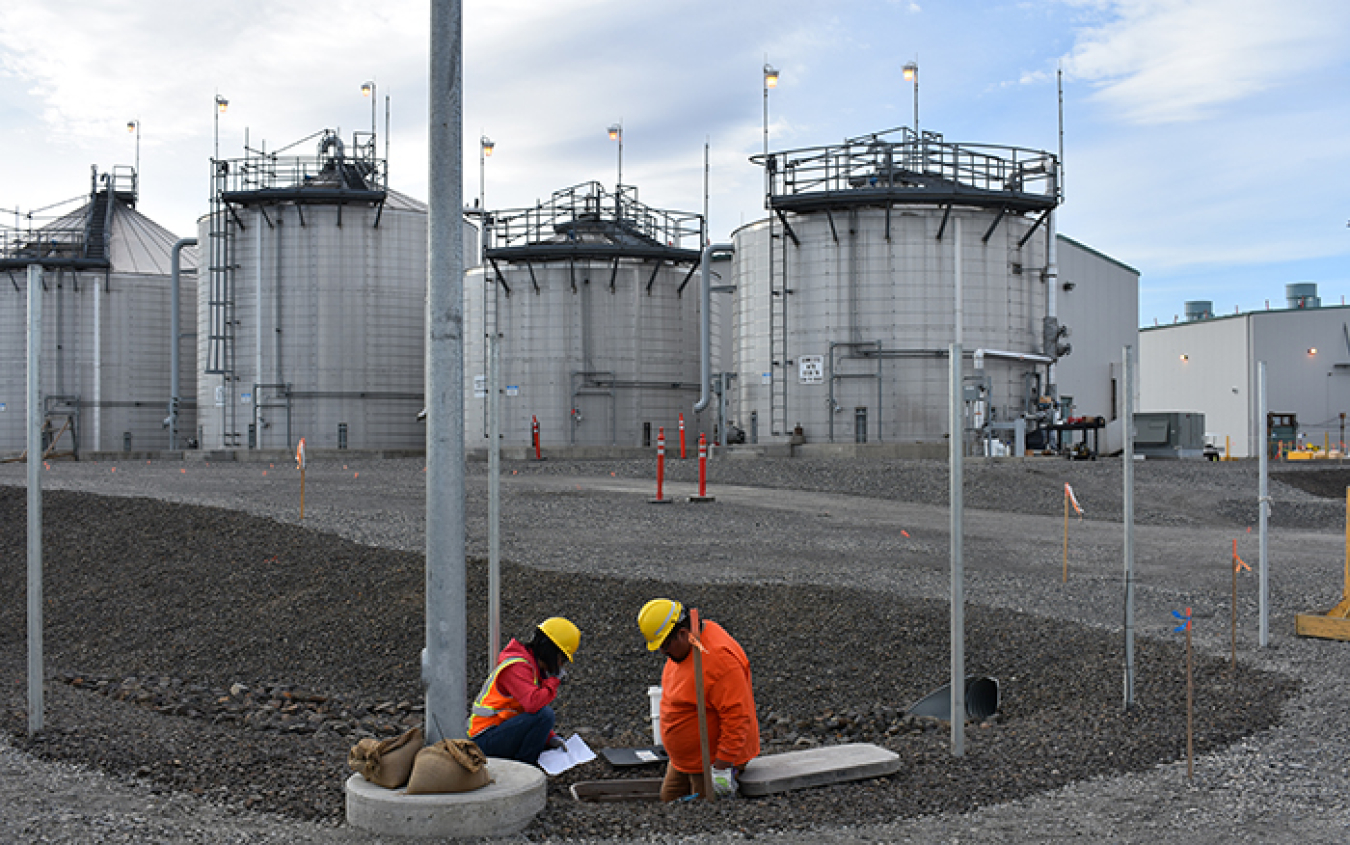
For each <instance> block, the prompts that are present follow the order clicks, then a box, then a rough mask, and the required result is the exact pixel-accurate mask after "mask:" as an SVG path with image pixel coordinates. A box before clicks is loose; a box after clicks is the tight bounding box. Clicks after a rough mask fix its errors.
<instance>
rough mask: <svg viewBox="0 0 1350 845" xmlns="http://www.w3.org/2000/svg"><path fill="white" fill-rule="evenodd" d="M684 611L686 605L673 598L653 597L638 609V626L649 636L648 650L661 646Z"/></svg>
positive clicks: (643, 633) (645, 635)
mask: <svg viewBox="0 0 1350 845" xmlns="http://www.w3.org/2000/svg"><path fill="white" fill-rule="evenodd" d="M683 612H684V605H682V604H680V603H679V602H677V601H673V600H671V599H652V600H651V601H649V602H647V603H646V604H644V605H643V606H642V610H640V611H638V627H639V628H641V629H642V636H644V637H646V638H647V651H656V650H657V649H658V648H660V647H661V643H663V642H665V641H666V637H668V636H669V635H670V630H671V629H672V628H674V627H675V624H676V623H677V622H679V621H680V614H681V613H683Z"/></svg>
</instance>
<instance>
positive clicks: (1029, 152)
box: [750, 131, 1058, 198]
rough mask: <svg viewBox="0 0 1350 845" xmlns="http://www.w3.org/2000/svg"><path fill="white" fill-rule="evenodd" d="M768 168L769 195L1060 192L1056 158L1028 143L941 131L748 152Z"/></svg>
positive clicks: (1040, 194)
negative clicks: (950, 137)
mask: <svg viewBox="0 0 1350 845" xmlns="http://www.w3.org/2000/svg"><path fill="white" fill-rule="evenodd" d="M750 160H751V161H752V162H754V163H755V164H759V165H760V166H763V167H765V168H767V169H768V171H769V185H770V187H769V192H770V194H771V195H772V196H797V195H802V194H815V193H830V192H845V191H853V190H857V189H860V188H884V189H901V190H912V191H914V192H915V194H916V198H917V195H918V194H920V193H921V192H923V191H924V190H948V191H950V190H961V189H974V190H977V191H982V192H992V193H1010V194H1019V195H1032V196H1037V197H1046V198H1055V197H1057V181H1058V160H1057V158H1056V156H1055V155H1054V154H1053V153H1049V152H1045V151H1043V150H1033V149H1029V148H1025V147H1014V146H1000V145H994V144H962V143H951V142H947V141H944V140H942V136H941V135H938V134H936V133H928V132H926V133H923V135H922V137H916V136H915V135H914V133H913V132H909V131H906V133H905V134H904V136H903V138H902V139H901V140H900V141H897V142H891V141H883V140H881V138H880V134H878V135H875V136H864V137H862V138H854V139H849V140H847V141H845V142H844V143H842V144H833V145H827V146H820V147H803V148H799V149H791V150H783V151H778V152H771V153H769V154H768V155H764V154H759V155H754V156H751V157H750Z"/></svg>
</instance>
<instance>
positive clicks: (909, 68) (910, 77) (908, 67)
mask: <svg viewBox="0 0 1350 845" xmlns="http://www.w3.org/2000/svg"><path fill="white" fill-rule="evenodd" d="M904 73H905V81H906V82H913V81H914V77H916V76H918V75H919V65H918V64H917V63H915V62H908V63H906V64H905V67H904Z"/></svg>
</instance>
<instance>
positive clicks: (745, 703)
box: [638, 599, 759, 801]
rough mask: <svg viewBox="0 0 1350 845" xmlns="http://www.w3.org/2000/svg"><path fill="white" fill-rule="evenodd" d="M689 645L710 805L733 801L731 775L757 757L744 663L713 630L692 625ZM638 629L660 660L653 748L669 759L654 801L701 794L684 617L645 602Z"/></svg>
mask: <svg viewBox="0 0 1350 845" xmlns="http://www.w3.org/2000/svg"><path fill="white" fill-rule="evenodd" d="M700 626H701V627H702V631H700V632H698V634H697V639H698V641H699V643H701V644H702V646H703V651H702V663H703V700H704V710H705V711H706V716H707V723H708V753H709V754H710V755H711V756H712V780H713V782H712V785H711V788H712V789H713V791H714V792H715V793H716V795H717V797H718V798H731V797H734V796H735V795H736V790H737V782H736V775H737V773H739V772H741V771H743V770H744V769H745V764H746V763H748V762H750V761H751V760H752V759H754V758H755V757H756V756H758V755H759V718H758V717H757V716H756V715H755V693H754V689H753V686H752V684H751V679H750V660H749V658H747V657H746V656H745V650H744V649H742V648H741V645H740V643H738V642H736V641H735V640H734V639H732V637H731V635H730V634H728V633H727V632H726V629H725V628H723V627H722V626H721V625H718V624H717V623H716V622H710V621H707V620H700ZM638 627H639V628H640V629H642V635H643V636H644V637H645V638H646V639H647V650H648V651H657V650H658V649H659V650H660V651H661V653H662V654H664V655H665V656H666V658H667V659H666V665H665V668H664V669H662V671H661V744H662V745H663V746H664V747H665V749H666V754H668V755H669V756H670V765H669V766H667V767H666V776H665V781H664V782H663V783H662V784H661V800H662V801H674V800H675V799H677V798H680V797H683V796H685V795H689V794H692V793H697V794H700V795H703V794H707V793H706V790H707V789H708V788H709V787H708V785H706V784H704V783H703V752H702V747H701V745H700V742H699V735H698V693H697V679H696V677H695V675H694V660H693V658H692V657H691V656H690V655H691V654H692V653H693V650H694V648H695V647H696V646H695V643H694V639H695V634H694V632H693V631H692V629H691V626H690V620H689V614H688V612H686V611H685V609H684V605H682V604H680V603H679V602H677V601H673V600H671V599H652V600H651V601H649V602H647V603H646V604H645V605H643V607H642V610H641V612H639V613H638Z"/></svg>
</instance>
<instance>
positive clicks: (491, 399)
mask: <svg viewBox="0 0 1350 845" xmlns="http://www.w3.org/2000/svg"><path fill="white" fill-rule="evenodd" d="M495 147H496V144H494V143H492V139H491V138H489V137H488V136H486V135H483V136H482V137H480V138H479V139H478V214H479V218H478V219H479V220H480V221H481V223H482V232H481V233H480V242H479V252H478V266H479V267H480V268H482V271H483V324H484V327H485V328H486V329H487V332H486V334H487V382H488V383H487V403H488V664H489V667H491V666H493V665H496V661H497V654H498V653H499V651H500V650H501V645H502V635H501V630H502V614H501V590H502V587H501V584H502V576H501V571H502V569H501V566H502V565H501V559H502V544H501V527H500V526H501V499H502V494H501V466H502V442H501V428H502V423H501V419H502V417H501V396H500V393H499V390H500V388H499V386H498V382H499V381H500V380H501V351H500V345H499V341H500V338H501V331H500V328H499V320H498V316H497V308H498V302H497V280H496V279H495V278H493V277H490V276H488V273H489V270H488V266H487V237H488V213H487V189H486V187H485V186H486V184H487V160H488V156H490V155H492V150H493V149H494V148H495ZM488 297H491V299H490V300H489V299H488ZM489 302H491V307H489V305H488V303H489Z"/></svg>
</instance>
